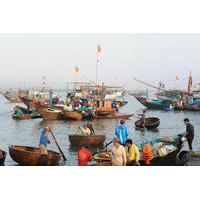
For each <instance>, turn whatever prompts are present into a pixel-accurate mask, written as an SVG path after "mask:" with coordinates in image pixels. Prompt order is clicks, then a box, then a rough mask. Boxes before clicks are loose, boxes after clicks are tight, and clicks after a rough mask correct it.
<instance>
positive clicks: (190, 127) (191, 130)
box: [183, 118, 194, 151]
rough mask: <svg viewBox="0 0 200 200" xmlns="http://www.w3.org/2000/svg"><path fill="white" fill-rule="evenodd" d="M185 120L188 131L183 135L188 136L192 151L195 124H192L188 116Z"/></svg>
mask: <svg viewBox="0 0 200 200" xmlns="http://www.w3.org/2000/svg"><path fill="white" fill-rule="evenodd" d="M183 121H184V124H185V126H186V132H185V133H184V134H183V137H186V138H187V141H188V146H189V149H190V151H192V142H193V139H194V126H193V125H192V124H190V120H189V119H188V118H185V119H184V120H183Z"/></svg>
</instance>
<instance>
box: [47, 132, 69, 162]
mask: <svg viewBox="0 0 200 200" xmlns="http://www.w3.org/2000/svg"><path fill="white" fill-rule="evenodd" d="M51 135H52V136H53V139H54V140H55V143H56V146H57V147H58V150H59V151H60V153H61V155H62V157H63V160H64V161H66V160H67V158H66V157H65V155H64V153H63V152H62V150H61V148H60V146H59V144H58V142H57V140H56V138H55V136H54V134H53V132H52V131H51Z"/></svg>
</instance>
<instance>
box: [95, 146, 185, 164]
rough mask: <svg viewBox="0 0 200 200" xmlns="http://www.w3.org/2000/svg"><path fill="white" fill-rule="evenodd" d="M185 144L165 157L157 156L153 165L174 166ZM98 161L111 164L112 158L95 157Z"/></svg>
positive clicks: (152, 162) (152, 161)
mask: <svg viewBox="0 0 200 200" xmlns="http://www.w3.org/2000/svg"><path fill="white" fill-rule="evenodd" d="M182 147H183V145H180V146H179V147H178V146H177V148H176V149H175V150H174V151H171V152H170V153H168V154H167V155H166V156H164V157H160V156H156V157H154V159H153V160H151V164H150V165H151V166H174V165H176V159H177V156H178V154H179V152H180V151H181V149H182ZM93 159H94V160H95V161H96V164H95V166H111V165H112V163H111V158H96V157H93ZM139 162H140V165H141V166H145V162H144V161H143V160H139Z"/></svg>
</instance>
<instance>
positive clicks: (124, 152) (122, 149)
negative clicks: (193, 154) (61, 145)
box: [39, 118, 194, 166]
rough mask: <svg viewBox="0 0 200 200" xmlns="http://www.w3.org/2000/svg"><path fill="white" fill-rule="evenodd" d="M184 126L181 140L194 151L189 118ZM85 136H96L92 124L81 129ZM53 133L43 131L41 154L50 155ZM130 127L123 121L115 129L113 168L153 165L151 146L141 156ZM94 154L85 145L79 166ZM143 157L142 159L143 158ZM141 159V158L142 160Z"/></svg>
mask: <svg viewBox="0 0 200 200" xmlns="http://www.w3.org/2000/svg"><path fill="white" fill-rule="evenodd" d="M183 121H184V124H185V126H186V131H185V132H184V133H183V134H182V137H181V140H182V141H183V140H184V141H187V142H188V146H189V149H190V150H191V151H192V149H193V148H192V142H193V139H194V127H193V125H192V124H191V123H190V121H189V119H188V118H185V119H184V120H183ZM80 131H81V133H82V134H83V135H86V136H87V135H91V134H94V129H93V127H92V124H91V123H90V122H88V123H87V124H85V125H84V127H83V128H80ZM50 132H51V129H50V127H46V128H44V129H43V130H42V132H41V136H40V141H39V149H40V153H41V154H48V151H47V145H48V144H49V143H52V144H54V143H55V141H54V140H52V141H50V140H49V138H48V135H49V133H50ZM128 136H129V133H128V127H126V126H125V121H124V120H121V121H120V125H119V126H117V127H116V129H115V138H114V139H113V147H112V149H111V151H109V154H110V158H111V162H112V165H113V166H139V165H140V160H142V161H143V162H144V163H145V165H151V160H153V159H154V157H155V156H154V154H153V151H152V148H151V145H150V144H149V143H148V142H146V143H145V144H144V146H143V148H142V152H141V153H142V154H140V151H139V148H138V146H137V145H136V144H134V143H133V141H132V139H129V138H128ZM92 155H93V154H92V152H91V151H90V150H89V149H88V147H87V144H83V145H82V146H81V148H80V149H79V151H78V164H79V166H87V165H88V161H90V160H92V159H93V157H92ZM141 155H142V157H141ZM140 157H141V158H140Z"/></svg>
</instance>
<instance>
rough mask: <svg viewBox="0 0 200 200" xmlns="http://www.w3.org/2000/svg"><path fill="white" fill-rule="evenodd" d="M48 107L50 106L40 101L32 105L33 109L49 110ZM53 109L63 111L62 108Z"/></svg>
mask: <svg viewBox="0 0 200 200" xmlns="http://www.w3.org/2000/svg"><path fill="white" fill-rule="evenodd" d="M49 106H50V105H49V103H44V102H42V101H37V102H34V103H33V107H35V108H36V109H44V108H50V107H49ZM53 109H56V110H64V107H63V106H56V105H53Z"/></svg>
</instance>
